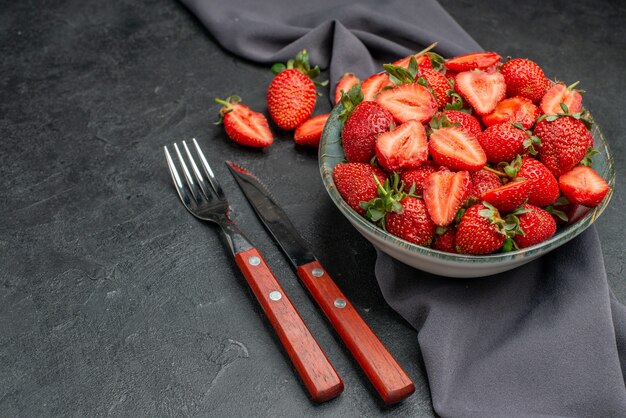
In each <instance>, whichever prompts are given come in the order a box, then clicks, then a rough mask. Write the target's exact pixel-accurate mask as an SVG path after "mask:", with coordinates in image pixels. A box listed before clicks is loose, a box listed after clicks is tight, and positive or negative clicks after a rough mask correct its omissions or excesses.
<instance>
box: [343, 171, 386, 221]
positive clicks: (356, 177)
mask: <svg viewBox="0 0 626 418" xmlns="http://www.w3.org/2000/svg"><path fill="white" fill-rule="evenodd" d="M374 176H376V177H377V178H378V180H379V182H380V183H383V182H384V181H385V179H386V176H385V173H384V172H383V171H382V170H381V169H380V168H377V167H374V166H372V165H370V164H363V163H345V164H337V165H336V166H335V168H334V170H333V180H334V181H335V186H336V187H337V191H338V192H339V194H340V195H341V197H343V199H344V200H345V201H346V203H347V204H348V206H350V207H351V208H352V209H354V210H355V211H356V212H357V213H359V214H360V215H365V209H363V208H362V207H361V205H360V203H361V202H369V201H370V200H372V199H374V198H376V197H377V196H378V185H377V183H376V180H374Z"/></svg>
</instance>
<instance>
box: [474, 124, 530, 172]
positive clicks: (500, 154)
mask: <svg viewBox="0 0 626 418" xmlns="http://www.w3.org/2000/svg"><path fill="white" fill-rule="evenodd" d="M528 138H529V135H528V133H527V132H526V131H525V130H523V129H519V128H516V127H515V126H513V125H511V124H510V123H502V124H500V125H493V126H490V127H488V128H487V129H485V130H484V131H483V132H481V133H480V134H478V135H477V136H476V139H477V140H478V142H479V143H480V146H481V147H482V148H483V150H484V151H485V154H486V155H487V161H489V162H492V163H499V162H501V161H511V160H512V159H514V158H515V157H516V156H517V155H518V154H523V153H524V150H525V147H524V141H525V140H527V139H528Z"/></svg>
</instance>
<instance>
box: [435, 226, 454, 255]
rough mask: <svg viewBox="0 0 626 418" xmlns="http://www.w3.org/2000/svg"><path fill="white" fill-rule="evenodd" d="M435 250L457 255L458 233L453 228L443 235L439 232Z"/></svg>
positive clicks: (436, 237) (436, 236)
mask: <svg viewBox="0 0 626 418" xmlns="http://www.w3.org/2000/svg"><path fill="white" fill-rule="evenodd" d="M433 248H434V249H435V250H439V251H444V252H446V253H456V231H455V230H454V229H453V228H447V229H446V230H445V232H444V233H443V234H439V232H437V234H436V235H435V242H434V243H433Z"/></svg>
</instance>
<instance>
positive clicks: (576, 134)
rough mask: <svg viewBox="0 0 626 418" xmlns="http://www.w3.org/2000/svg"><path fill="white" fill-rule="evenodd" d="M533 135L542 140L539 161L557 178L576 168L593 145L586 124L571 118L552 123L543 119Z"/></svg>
mask: <svg viewBox="0 0 626 418" xmlns="http://www.w3.org/2000/svg"><path fill="white" fill-rule="evenodd" d="M533 133H534V134H535V135H536V136H537V137H538V138H539V139H540V140H541V145H540V146H539V147H538V152H539V154H538V156H539V160H541V162H542V163H543V164H544V165H545V166H546V167H548V169H549V170H550V171H551V172H552V174H554V176H555V177H558V176H560V175H561V174H563V173H565V172H567V171H569V170H571V169H572V168H574V167H575V166H576V164H578V163H579V162H580V161H581V160H582V159H583V158H584V157H585V154H586V153H587V150H588V149H589V147H590V146H592V144H593V137H592V136H591V133H589V131H588V130H587V128H586V127H585V124H584V123H583V122H582V121H581V120H579V119H574V118H573V117H569V116H564V117H559V118H557V119H556V120H554V121H552V122H549V121H548V120H547V119H543V120H541V121H539V122H538V123H537V125H536V126H535V129H534V131H533Z"/></svg>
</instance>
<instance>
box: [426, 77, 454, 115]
mask: <svg viewBox="0 0 626 418" xmlns="http://www.w3.org/2000/svg"><path fill="white" fill-rule="evenodd" d="M420 76H421V77H423V78H424V80H425V81H426V83H427V84H428V87H430V89H431V90H432V93H433V96H435V100H436V101H437V107H438V108H439V110H443V109H444V108H445V107H446V105H447V104H448V103H450V102H451V101H452V97H450V96H448V90H452V85H451V84H450V82H449V81H448V79H447V78H446V77H445V76H444V75H443V74H441V73H440V72H439V71H435V70H433V69H430V68H425V69H423V70H420Z"/></svg>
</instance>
